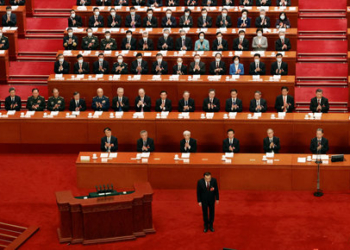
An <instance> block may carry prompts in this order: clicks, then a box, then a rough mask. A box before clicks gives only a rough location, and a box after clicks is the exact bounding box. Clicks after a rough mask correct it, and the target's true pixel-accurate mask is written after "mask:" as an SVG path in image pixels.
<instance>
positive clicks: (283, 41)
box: [275, 30, 292, 51]
mask: <svg viewBox="0 0 350 250" xmlns="http://www.w3.org/2000/svg"><path fill="white" fill-rule="evenodd" d="M291 48H292V45H291V44H290V41H289V39H288V38H286V32H285V31H283V30H281V31H280V32H279V39H277V40H276V42H275V49H276V51H288V50H290V49H291Z"/></svg>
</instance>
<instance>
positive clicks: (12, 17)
mask: <svg viewBox="0 0 350 250" xmlns="http://www.w3.org/2000/svg"><path fill="white" fill-rule="evenodd" d="M2 26H3V27H15V26H17V16H16V14H13V13H12V8H11V6H7V7H6V14H5V15H3V16H2Z"/></svg>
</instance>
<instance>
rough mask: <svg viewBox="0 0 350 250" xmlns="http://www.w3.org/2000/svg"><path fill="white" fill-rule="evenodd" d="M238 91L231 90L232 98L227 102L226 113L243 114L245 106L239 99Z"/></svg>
mask: <svg viewBox="0 0 350 250" xmlns="http://www.w3.org/2000/svg"><path fill="white" fill-rule="evenodd" d="M237 96H238V91H237V89H231V98H228V99H227V100H226V105H225V111H226V112H242V110H243V104H242V100H241V99H238V98H237Z"/></svg>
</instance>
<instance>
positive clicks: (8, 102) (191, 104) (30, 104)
mask: <svg viewBox="0 0 350 250" xmlns="http://www.w3.org/2000/svg"><path fill="white" fill-rule="evenodd" d="M288 91H289V89H288V87H282V88H281V95H279V96H277V97H276V101H275V106H274V107H275V110H276V111H277V112H293V110H294V98H293V96H291V95H288ZM9 92H10V95H9V96H8V97H7V98H6V99H5V109H6V110H17V111H19V110H20V109H21V98H20V97H19V96H17V95H16V92H15V89H14V88H10V90H9ZM52 94H53V95H52V96H51V97H49V99H48V101H47V109H48V110H49V111H64V110H65V101H64V98H63V97H62V96H60V95H59V91H58V89H56V88H54V89H53V90H52ZM230 94H231V97H230V98H228V99H227V100H226V103H225V111H226V112H242V111H243V104H242V100H241V99H239V98H238V91H237V90H236V89H232V90H231V92H230ZM261 96H262V93H261V92H260V91H256V92H255V93H254V99H252V100H251V101H250V106H249V111H250V112H254V113H255V112H266V111H267V110H268V105H267V102H266V100H265V99H263V98H261ZM134 103H135V110H136V111H137V112H150V111H151V106H152V102H151V97H149V96H148V95H146V92H145V90H144V89H143V88H141V89H139V90H138V95H137V96H136V98H135V102H134ZM110 105H111V103H110V100H109V97H107V96H105V95H104V93H103V89H102V88H98V89H97V95H96V96H95V97H93V99H92V109H93V110H95V111H108V110H109V109H110ZM172 106H173V105H172V102H171V100H170V99H169V98H168V93H167V92H166V91H161V92H160V98H159V99H157V100H156V102H155V111H157V112H162V111H169V112H170V111H172ZM45 108H46V103H45V98H44V97H43V96H40V95H39V90H38V89H37V88H34V89H33V90H32V96H30V97H28V100H27V109H28V110H33V111H43V110H45ZM86 108H87V107H86V102H85V100H84V99H82V98H80V94H79V93H78V92H75V93H74V96H73V98H72V99H71V101H70V104H69V110H70V111H85V110H86ZM112 109H113V110H114V111H125V112H127V111H129V110H130V102H129V98H128V97H126V96H125V95H124V89H123V88H118V89H117V96H115V97H114V98H113V99H112ZM310 110H311V111H312V112H322V113H327V112H328V110H329V104H328V99H327V98H325V97H323V91H322V90H321V89H318V90H317V91H316V96H315V97H314V98H312V99H311V101H310ZM178 111H179V112H194V111H195V100H194V99H192V98H190V93H189V92H188V91H184V93H183V99H181V100H180V101H179V103H178ZM203 111H204V112H219V111H220V100H219V99H218V98H217V97H215V90H214V89H210V90H209V92H208V97H206V98H205V99H204V100H203Z"/></svg>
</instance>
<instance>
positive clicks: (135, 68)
mask: <svg viewBox="0 0 350 250" xmlns="http://www.w3.org/2000/svg"><path fill="white" fill-rule="evenodd" d="M130 70H131V73H132V74H137V75H141V74H142V75H143V74H147V73H148V63H147V61H145V60H142V54H141V53H137V54H136V60H135V61H133V62H132V63H131V69H130Z"/></svg>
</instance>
